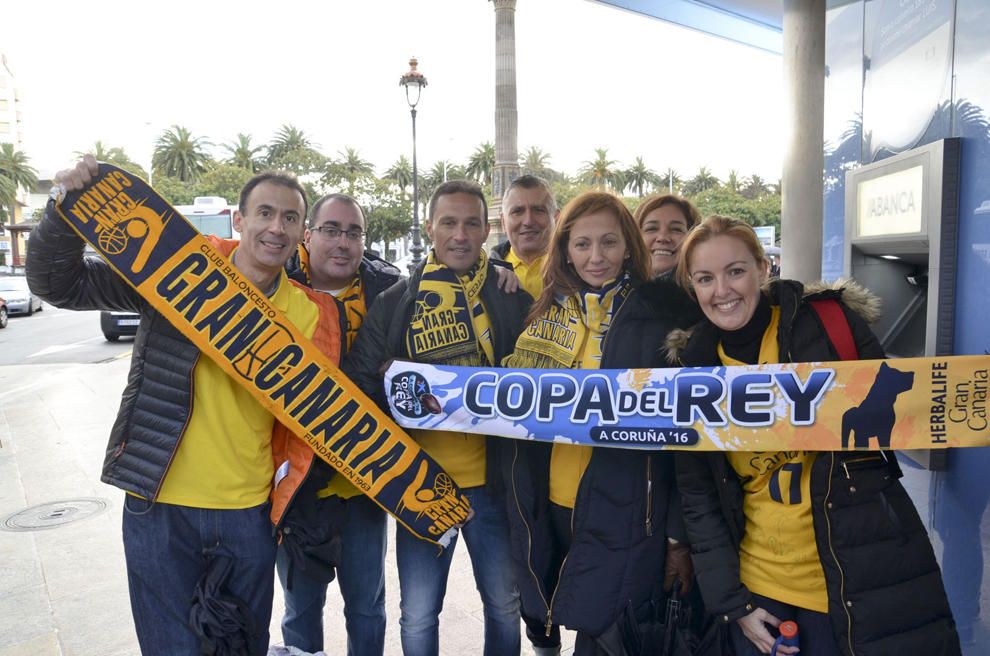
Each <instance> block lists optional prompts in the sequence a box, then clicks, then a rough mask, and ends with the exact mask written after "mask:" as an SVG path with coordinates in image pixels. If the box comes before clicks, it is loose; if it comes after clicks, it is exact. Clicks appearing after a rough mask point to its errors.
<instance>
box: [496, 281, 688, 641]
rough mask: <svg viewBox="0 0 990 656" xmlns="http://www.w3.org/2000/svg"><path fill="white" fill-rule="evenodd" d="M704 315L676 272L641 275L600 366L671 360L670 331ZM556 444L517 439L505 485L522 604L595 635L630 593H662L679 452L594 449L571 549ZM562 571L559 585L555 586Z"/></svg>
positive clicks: (632, 597) (639, 598)
mask: <svg viewBox="0 0 990 656" xmlns="http://www.w3.org/2000/svg"><path fill="white" fill-rule="evenodd" d="M698 316H699V313H698V308H697V306H696V305H695V304H694V303H692V302H691V301H690V299H689V298H688V297H687V295H686V294H685V293H684V292H683V291H682V290H681V289H680V288H679V287H677V286H676V285H674V284H673V283H672V282H670V281H666V280H654V281H651V282H648V283H643V284H641V285H639V286H638V287H637V288H636V289H635V290H633V291H632V292H631V293H630V294H629V296H628V297H627V298H626V300H625V302H624V303H623V304H622V307H621V308H620V309H619V311H618V312H617V313H616V315H615V317H614V319H613V322H612V325H611V327H610V328H609V330H608V333H607V334H606V336H605V343H604V345H603V357H602V363H601V367H602V368H603V369H631V368H647V367H659V366H664V364H663V345H664V337H665V336H666V334H667V332H668V331H670V330H671V329H673V328H675V327H677V326H687V325H691V324H692V323H694V322H695V321H697V319H698ZM552 446H553V445H552V444H547V443H539V442H528V441H521V440H512V441H511V445H510V448H511V449H512V451H513V453H512V457H511V460H509V462H508V463H507V464H508V470H507V472H506V476H507V481H508V482H507V483H506V486H507V487H508V488H509V524H510V528H511V537H512V552H513V560H514V561H515V565H516V569H517V573H516V579H517V581H518V583H519V591H520V595H521V597H522V606H523V613H524V614H525V615H526V616H527V617H529V618H532V619H540V620H543V621H545V622H546V623H547V624H551V623H553V624H562V625H564V626H566V627H567V628H569V629H573V630H577V631H580V632H582V633H587V634H588V635H591V636H597V635H600V634H601V633H602V632H603V631H604V630H605V629H606V628H608V627H609V626H610V625H611V624H612V623H613V622H614V621H615V620H616V618H617V617H618V616H619V614H620V613H621V612H622V610H623V609H624V608H625V607H626V606H627V605H628V604H629V603H632V604H633V608H634V609H635V608H639V607H640V606H641V605H642V604H643V603H644V602H647V601H648V600H650V599H653V598H657V597H658V596H659V595H660V593H661V590H662V584H663V567H664V558H665V555H666V552H667V537H668V536H671V537H675V538H677V539H680V540H683V539H684V535H683V524H682V522H681V515H680V510H679V507H678V505H679V504H678V503H677V502H678V499H677V495H676V494H675V493H674V487H673V481H674V469H673V458H672V456H671V455H670V454H669V453H663V452H659V451H653V452H648V451H636V450H631V449H617V448H596V449H594V451H593V452H592V456H591V461H590V462H589V464H588V468H587V469H586V470H585V472H584V476H583V477H582V478H581V483H580V485H579V487H578V492H577V497H576V499H575V504H574V514H573V522H572V524H573V529H574V538H573V543H572V544H571V548H570V550H569V551H568V552H567V553H566V554H564V553H560V552H559V551H558V550H557V548H556V546H555V541H554V539H553V537H552V529H551V524H550V520H549V503H550V502H549V480H550V452H551V449H552ZM565 556H566V558H565ZM558 573H559V582H558V584H557V586H556V590H554V589H550V588H551V586H552V584H553V581H554V580H555V579H557V577H558Z"/></svg>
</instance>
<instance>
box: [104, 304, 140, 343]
mask: <svg viewBox="0 0 990 656" xmlns="http://www.w3.org/2000/svg"><path fill="white" fill-rule="evenodd" d="M140 323H141V315H140V314H134V313H133V312H109V311H107V310H104V311H103V312H100V328H101V329H102V330H103V336H104V337H105V338H106V340H107V341H108V342H116V341H117V340H118V339H120V338H121V337H124V336H128V337H133V336H134V335H136V334H137V329H138V325H139V324H140Z"/></svg>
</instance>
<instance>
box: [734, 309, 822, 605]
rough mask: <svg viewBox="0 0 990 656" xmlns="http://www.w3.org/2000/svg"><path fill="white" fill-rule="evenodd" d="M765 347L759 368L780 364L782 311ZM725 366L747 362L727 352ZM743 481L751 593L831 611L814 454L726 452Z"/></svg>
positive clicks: (743, 566) (745, 569)
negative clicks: (819, 536) (815, 509)
mask: <svg viewBox="0 0 990 656" xmlns="http://www.w3.org/2000/svg"><path fill="white" fill-rule="evenodd" d="M771 310H772V314H771V318H770V325H768V326H767V329H766V332H765V333H764V335H763V341H762V343H761V345H760V358H759V359H760V364H767V363H774V362H779V361H780V357H779V353H778V349H777V330H778V327H779V325H780V308H779V307H777V306H773V307H772V308H771ZM718 354H719V358H720V359H721V360H722V364H725V365H730V366H731V365H741V364H745V363H743V362H739V361H738V360H734V359H733V358H730V357H729V356H727V355H726V354H725V351H724V350H723V349H722V346H721V344H720V345H719V347H718ZM725 455H726V458H728V460H729V464H730V465H731V466H732V468H733V469H734V470H735V471H736V473H737V474H739V478H740V479H741V480H742V487H743V492H744V493H745V494H744V495H743V514H744V515H745V517H746V534H745V536H744V537H743V540H742V544H740V545H739V577H740V580H741V581H742V582H743V584H745V585H746V587H747V588H749V590H750V591H751V592H754V593H756V594H758V595H763V596H764V597H769V598H771V599H776V600H777V601H780V602H783V603H785V604H790V605H792V606H798V607H800V608H807V609H810V610H813V611H817V612H819V613H827V612H828V592H827V590H826V588H825V573H824V571H823V570H822V563H821V559H820V558H819V555H818V547H817V543H816V542H815V527H814V523H813V520H812V514H811V467H812V465H813V464H814V462H815V458H816V457H817V455H818V454H817V453H816V452H814V451H778V452H776V453H771V452H737V451H730V452H727V453H726V454H725Z"/></svg>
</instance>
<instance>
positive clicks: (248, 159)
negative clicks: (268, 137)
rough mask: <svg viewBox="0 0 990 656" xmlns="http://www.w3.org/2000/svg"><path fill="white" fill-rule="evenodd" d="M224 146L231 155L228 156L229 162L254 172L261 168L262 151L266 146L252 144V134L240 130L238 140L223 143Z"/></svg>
mask: <svg viewBox="0 0 990 656" xmlns="http://www.w3.org/2000/svg"><path fill="white" fill-rule="evenodd" d="M223 148H224V150H226V151H227V152H228V153H230V157H228V158H227V163H228V164H231V165H233V166H239V167H240V168H242V169H247V170H248V171H251V172H252V173H257V172H258V171H259V170H260V169H261V164H262V160H261V156H260V153H261V152H262V151H263V150H264V149H265V147H264V146H254V145H252V144H251V135H250V134H244V133H243V132H238V133H237V141H232V142H230V143H226V144H224V145H223Z"/></svg>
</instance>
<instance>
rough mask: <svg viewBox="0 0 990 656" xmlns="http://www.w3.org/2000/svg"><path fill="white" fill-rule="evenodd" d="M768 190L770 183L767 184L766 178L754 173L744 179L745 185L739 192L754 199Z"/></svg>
mask: <svg viewBox="0 0 990 656" xmlns="http://www.w3.org/2000/svg"><path fill="white" fill-rule="evenodd" d="M769 191H770V185H768V184H767V182H766V180H764V179H763V178H761V177H760V176H758V175H755V174H754V175H751V176H749V178H748V179H747V180H746V186H745V187H743V188H742V191H741V193H742V195H743V196H744V197H746V198H748V199H750V200H756V199H757V198H759V197H761V196H765V195H766V194H767V193H768V192H769Z"/></svg>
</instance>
